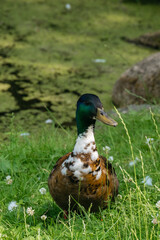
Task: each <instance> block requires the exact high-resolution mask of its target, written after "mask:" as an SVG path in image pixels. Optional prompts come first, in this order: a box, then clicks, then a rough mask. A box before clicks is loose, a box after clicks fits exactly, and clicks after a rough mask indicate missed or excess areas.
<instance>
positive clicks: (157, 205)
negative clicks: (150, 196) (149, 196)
mask: <svg viewBox="0 0 160 240" xmlns="http://www.w3.org/2000/svg"><path fill="white" fill-rule="evenodd" d="M156 207H157V208H158V209H159V210H160V200H159V201H158V202H157V203H156Z"/></svg>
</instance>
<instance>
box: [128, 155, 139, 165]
mask: <svg viewBox="0 0 160 240" xmlns="http://www.w3.org/2000/svg"><path fill="white" fill-rule="evenodd" d="M138 161H140V159H139V158H138V157H136V158H135V160H133V161H131V162H129V166H134V165H135V164H136V163H137V162H138Z"/></svg>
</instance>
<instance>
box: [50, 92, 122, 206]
mask: <svg viewBox="0 0 160 240" xmlns="http://www.w3.org/2000/svg"><path fill="white" fill-rule="evenodd" d="M96 119H98V120H100V121H101V122H103V123H105V124H107V125H110V126H114V127H115V126H116V125H117V122H116V121H114V120H113V119H111V118H110V117H109V116H108V115H107V114H106V113H105V112H104V109H103V106H102V103H101V101H100V99H99V98H98V97H97V96H96V95H93V94H84V95H82V96H81V97H80V98H79V100H78V102H77V110H76V122H77V130H78V137H77V140H76V143H75V146H74V149H73V151H72V152H69V153H67V154H66V155H64V156H63V157H61V158H59V159H58V161H57V163H56V164H55V166H54V167H53V170H52V172H51V174H50V176H49V179H48V186H49V191H50V193H51V196H52V197H53V199H54V201H55V202H56V203H57V204H58V205H59V207H60V208H62V209H63V210H64V211H67V210H68V208H69V207H70V209H75V208H76V207H77V205H78V204H77V202H78V203H80V204H81V205H82V206H84V208H85V209H88V208H91V210H92V211H98V210H99V208H102V209H103V208H106V207H107V202H108V199H113V198H114V197H115V196H116V195H117V194H118V186H119V182H118V179H117V176H116V174H115V170H114V168H113V167H112V165H111V163H109V162H108V161H107V159H106V158H105V157H103V156H100V155H99V154H98V151H97V148H96V144H95V138H94V128H95V122H96ZM69 199H70V200H69ZM69 204H70V206H69Z"/></svg>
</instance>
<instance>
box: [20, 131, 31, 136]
mask: <svg viewBox="0 0 160 240" xmlns="http://www.w3.org/2000/svg"><path fill="white" fill-rule="evenodd" d="M29 135H30V133H28V132H24V133H21V134H20V136H21V137H26V136H29Z"/></svg>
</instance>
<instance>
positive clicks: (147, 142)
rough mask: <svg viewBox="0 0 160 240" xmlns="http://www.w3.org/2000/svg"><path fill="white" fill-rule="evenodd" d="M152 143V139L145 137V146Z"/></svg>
mask: <svg viewBox="0 0 160 240" xmlns="http://www.w3.org/2000/svg"><path fill="white" fill-rule="evenodd" d="M153 141H154V138H147V137H146V144H150V143H152V142H153Z"/></svg>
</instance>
